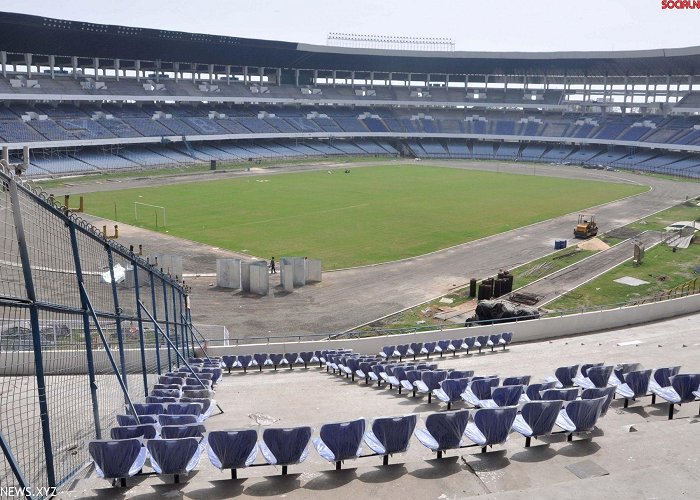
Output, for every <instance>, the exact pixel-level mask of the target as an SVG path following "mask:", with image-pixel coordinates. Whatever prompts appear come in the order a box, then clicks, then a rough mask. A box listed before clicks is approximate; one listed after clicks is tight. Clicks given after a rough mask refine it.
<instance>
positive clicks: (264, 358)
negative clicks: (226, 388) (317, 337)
mask: <svg viewBox="0 0 700 500" xmlns="http://www.w3.org/2000/svg"><path fill="white" fill-rule="evenodd" d="M324 352H329V351H315V352H311V351H305V352H298V353H297V352H287V353H284V354H281V353H269V354H268V353H255V354H241V355H238V356H234V355H231V356H222V363H223V366H224V367H226V368H227V369H228V372H229V373H231V369H233V368H241V369H243V372H244V373H246V372H247V371H248V368H256V367H257V368H258V370H259V371H262V369H263V367H264V366H272V367H273V368H274V370H275V371H277V367H278V366H288V367H289V369H290V370H291V369H293V368H294V365H304V368H308V365H309V364H310V363H322V362H325V357H324V354H323V353H324ZM332 352H333V353H335V351H332Z"/></svg>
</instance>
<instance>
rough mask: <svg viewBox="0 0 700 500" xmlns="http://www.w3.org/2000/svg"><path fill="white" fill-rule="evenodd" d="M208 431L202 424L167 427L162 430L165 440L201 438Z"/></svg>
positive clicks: (161, 433)
mask: <svg viewBox="0 0 700 500" xmlns="http://www.w3.org/2000/svg"><path fill="white" fill-rule="evenodd" d="M205 431H206V429H205V428H204V426H203V425H202V424H196V423H195V424H180V425H165V426H163V427H161V429H160V435H161V437H162V438H163V439H180V438H190V437H194V438H201V437H202V436H203V435H204V432H205Z"/></svg>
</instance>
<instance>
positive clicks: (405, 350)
mask: <svg viewBox="0 0 700 500" xmlns="http://www.w3.org/2000/svg"><path fill="white" fill-rule="evenodd" d="M396 350H397V351H398V353H399V354H400V355H401V356H405V355H406V354H408V344H401V345H397V346H396Z"/></svg>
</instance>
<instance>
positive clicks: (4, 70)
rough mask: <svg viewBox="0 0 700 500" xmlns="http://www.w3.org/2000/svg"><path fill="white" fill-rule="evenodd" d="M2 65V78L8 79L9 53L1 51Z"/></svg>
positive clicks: (0, 61) (0, 59)
mask: <svg viewBox="0 0 700 500" xmlns="http://www.w3.org/2000/svg"><path fill="white" fill-rule="evenodd" d="M0 64H1V65H2V76H3V78H7V51H5V50H2V51H0Z"/></svg>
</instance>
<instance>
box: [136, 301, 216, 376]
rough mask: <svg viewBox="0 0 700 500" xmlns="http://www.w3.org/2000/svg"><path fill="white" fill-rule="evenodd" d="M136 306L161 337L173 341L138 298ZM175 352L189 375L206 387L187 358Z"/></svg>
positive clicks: (170, 342) (169, 341)
mask: <svg viewBox="0 0 700 500" xmlns="http://www.w3.org/2000/svg"><path fill="white" fill-rule="evenodd" d="M138 307H139V310H140V311H141V310H143V312H145V313H146V316H148V317H149V318H150V319H151V321H153V322H154V323H153V324H154V325H155V327H156V328H157V329H158V330H160V333H162V334H163V338H164V339H165V340H166V342H168V343H169V344H172V343H173V341H172V340H170V337H168V336H167V335H166V334H165V332H163V329H162V328H161V327H160V324H158V322H157V321H155V320H154V319H153V316H151V313H150V312H148V309H146V306H145V305H143V302H141V301H140V300H139V301H138ZM173 349H175V346H174V345H173ZM175 354H176V355H177V356H178V357H179V358H180V359H181V360H182V362H183V363H184V364H185V366H186V367H187V369H188V370H189V372H190V375H191V376H192V377H194V378H196V379H197V382H199V384H200V385H201V386H202V388H204V389H208V387H207V386H205V385H204V382H202V380H201V379H200V378H199V375H197V373H196V372H194V371H192V367H191V366H190V364H189V363H188V362H187V359H185V357H184V356H183V355H182V353H181V352H180V351H178V350H177V349H175Z"/></svg>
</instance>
